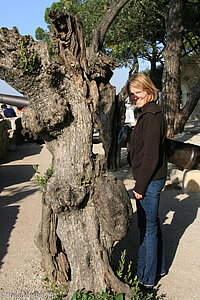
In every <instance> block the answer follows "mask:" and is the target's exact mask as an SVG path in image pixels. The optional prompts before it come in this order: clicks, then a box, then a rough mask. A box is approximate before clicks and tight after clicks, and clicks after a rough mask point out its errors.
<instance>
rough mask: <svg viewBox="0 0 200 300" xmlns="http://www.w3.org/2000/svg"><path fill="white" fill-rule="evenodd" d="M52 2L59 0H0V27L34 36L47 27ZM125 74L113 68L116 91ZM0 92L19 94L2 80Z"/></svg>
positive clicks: (122, 82) (144, 64) (143, 66)
mask: <svg viewBox="0 0 200 300" xmlns="http://www.w3.org/2000/svg"><path fill="white" fill-rule="evenodd" d="M53 2H59V0H54V1H53V0H34V1H32V0H5V1H3V0H1V6H0V28H1V27H7V28H8V29H12V27H13V26H16V27H17V28H18V30H19V32H20V34H21V35H27V34H30V35H32V36H33V38H35V30H36V28H37V27H42V28H43V29H46V28H47V24H46V23H45V22H44V14H45V9H46V8H47V7H50V6H51V4H52V3H53ZM147 66H148V65H147V64H146V63H143V64H141V67H142V68H141V70H142V69H145V68H146V67H147ZM127 76H128V69H125V68H122V69H118V70H115V72H114V75H113V77H112V79H111V84H112V85H115V86H116V89H117V91H119V90H120V89H121V88H122V87H123V85H124V84H125V82H126V80H127ZM0 94H10V95H19V93H18V92H17V91H15V90H14V89H13V88H11V87H10V86H9V85H7V84H6V83H5V82H4V81H2V80H0Z"/></svg>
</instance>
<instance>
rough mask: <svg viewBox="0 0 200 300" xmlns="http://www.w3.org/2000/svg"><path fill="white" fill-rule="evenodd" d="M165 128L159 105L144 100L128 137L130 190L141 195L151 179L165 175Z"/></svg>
mask: <svg viewBox="0 0 200 300" xmlns="http://www.w3.org/2000/svg"><path fill="white" fill-rule="evenodd" d="M165 136H166V129H165V122H164V119H163V115H162V112H161V109H160V107H159V106H158V105H157V104H156V103H155V102H148V103H147V104H146V105H145V106H144V107H143V109H142V113H141V114H140V115H139V117H138V120H137V124H136V126H135V127H134V129H133V131H132V133H131V138H130V161H131V166H132V173H133V178H134V179H135V180H136V183H135V187H134V190H135V191H136V192H137V193H139V194H142V195H144V194H145V191H146V188H147V186H148V184H149V183H150V181H151V180H153V179H160V178H163V177H165V176H166V175H167V158H166V138H165Z"/></svg>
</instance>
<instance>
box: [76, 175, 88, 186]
mask: <svg viewBox="0 0 200 300" xmlns="http://www.w3.org/2000/svg"><path fill="white" fill-rule="evenodd" d="M89 183H90V181H89V179H87V177H85V175H83V176H81V175H80V174H79V175H78V186H83V185H84V186H86V185H88V184H89Z"/></svg>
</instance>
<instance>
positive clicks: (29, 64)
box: [19, 41, 37, 73]
mask: <svg viewBox="0 0 200 300" xmlns="http://www.w3.org/2000/svg"><path fill="white" fill-rule="evenodd" d="M20 50H21V51H20V53H19V54H20V60H19V67H20V69H21V70H22V72H23V73H25V72H30V73H31V72H33V70H35V68H36V57H37V53H33V55H32V57H31V58H29V60H28V58H27V56H26V53H25V49H24V42H23V41H22V42H21V44H20Z"/></svg>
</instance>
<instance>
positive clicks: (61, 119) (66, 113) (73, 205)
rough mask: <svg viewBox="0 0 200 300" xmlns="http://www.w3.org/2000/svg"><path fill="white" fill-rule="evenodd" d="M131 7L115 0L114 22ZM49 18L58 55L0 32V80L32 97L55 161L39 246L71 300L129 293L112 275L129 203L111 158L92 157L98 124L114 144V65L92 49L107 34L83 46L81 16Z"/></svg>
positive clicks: (33, 121) (30, 116)
mask: <svg viewBox="0 0 200 300" xmlns="http://www.w3.org/2000/svg"><path fill="white" fill-rule="evenodd" d="M126 2H127V0H126V1H125V0H124V1H122V0H121V1H117V2H116V3H117V4H118V5H119V4H120V5H121V6H119V7H118V8H116V7H115V6H116V5H115V6H113V8H112V7H111V9H110V11H109V14H111V12H112V9H113V18H114V16H115V14H116V13H117V9H118V11H119V9H120V7H122V6H123V5H124V4H125V3H126ZM50 18H51V22H52V25H51V30H50V39H51V42H52V47H53V52H54V56H53V57H50V56H49V54H48V51H47V46H46V44H44V43H43V42H36V41H34V40H33V39H32V37H31V36H21V35H20V34H19V32H18V30H17V28H13V29H12V30H8V29H6V28H2V29H0V34H1V38H0V77H1V79H3V80H5V81H6V82H8V83H9V84H10V85H11V86H13V87H14V88H15V89H17V90H18V91H19V92H20V93H22V94H23V95H24V96H25V97H26V98H27V99H28V100H29V102H30V104H29V106H28V107H27V108H26V109H25V111H24V115H23V126H24V127H26V128H28V129H30V130H31V131H32V132H34V133H37V134H39V135H40V136H42V137H43V139H44V140H45V142H46V144H47V147H48V149H49V151H50V152H51V154H52V157H53V175H52V177H51V178H50V179H49V181H48V182H47V187H46V192H45V193H44V194H43V203H42V206H43V211H42V221H41V224H40V228H39V230H38V233H37V236H36V244H37V245H38V247H39V248H40V250H41V253H42V262H43V267H44V268H45V270H46V271H47V272H48V274H49V277H50V279H52V280H57V281H59V282H61V283H62V284H67V282H68V281H70V288H69V294H68V298H69V299H70V297H71V296H72V294H73V293H74V292H75V291H76V290H77V289H82V288H86V289H87V290H93V291H99V290H102V289H104V288H105V287H111V288H113V289H114V290H116V291H118V292H126V293H129V292H130V290H129V288H128V287H127V286H126V285H125V284H124V283H122V282H121V281H119V280H118V279H117V277H116V276H115V275H114V272H113V270H112V269H111V266H110V256H111V252H112V247H113V244H114V243H115V242H116V241H117V240H120V239H122V238H123V237H124V236H125V235H126V233H127V229H128V226H129V223H130V219H131V216H132V207H131V203H130V199H129V196H128V193H127V191H126V189H125V187H124V185H123V183H122V182H120V181H118V180H117V179H116V178H114V176H111V175H107V173H106V172H105V173H104V172H103V166H104V165H105V162H106V158H105V157H102V156H100V155H94V154H93V153H92V132H93V128H94V126H95V125H94V124H95V123H97V124H98V125H99V127H100V132H101V136H102V139H103V140H105V145H106V149H105V150H106V152H107V153H109V151H110V147H111V146H112V145H111V142H110V141H111V138H110V136H111V132H110V129H109V128H108V126H109V124H113V118H114V115H113V113H114V106H115V104H114V103H115V89H114V88H113V87H112V86H111V85H110V84H109V79H110V77H111V75H112V71H111V68H113V67H114V64H113V63H112V61H111V60H110V59H109V58H107V57H106V56H104V55H103V54H102V53H101V52H100V50H99V47H98V45H97V44H96V46H95V43H96V42H98V43H99V45H101V43H102V34H100V35H99V36H100V38H99V39H97V40H95V39H94V41H93V45H92V47H91V48H88V49H86V46H85V45H86V44H85V37H84V33H83V31H82V25H81V22H80V20H79V18H78V17H71V16H69V15H67V14H63V13H62V12H52V13H50ZM104 21H105V20H104ZM109 22H111V19H109ZM99 28H100V27H99ZM99 30H100V29H99ZM104 31H105V30H104ZM104 31H103V33H104V34H105V32H104ZM97 32H98V33H99V31H98V30H97ZM100 33H102V32H101V30H100ZM94 46H95V47H94Z"/></svg>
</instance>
